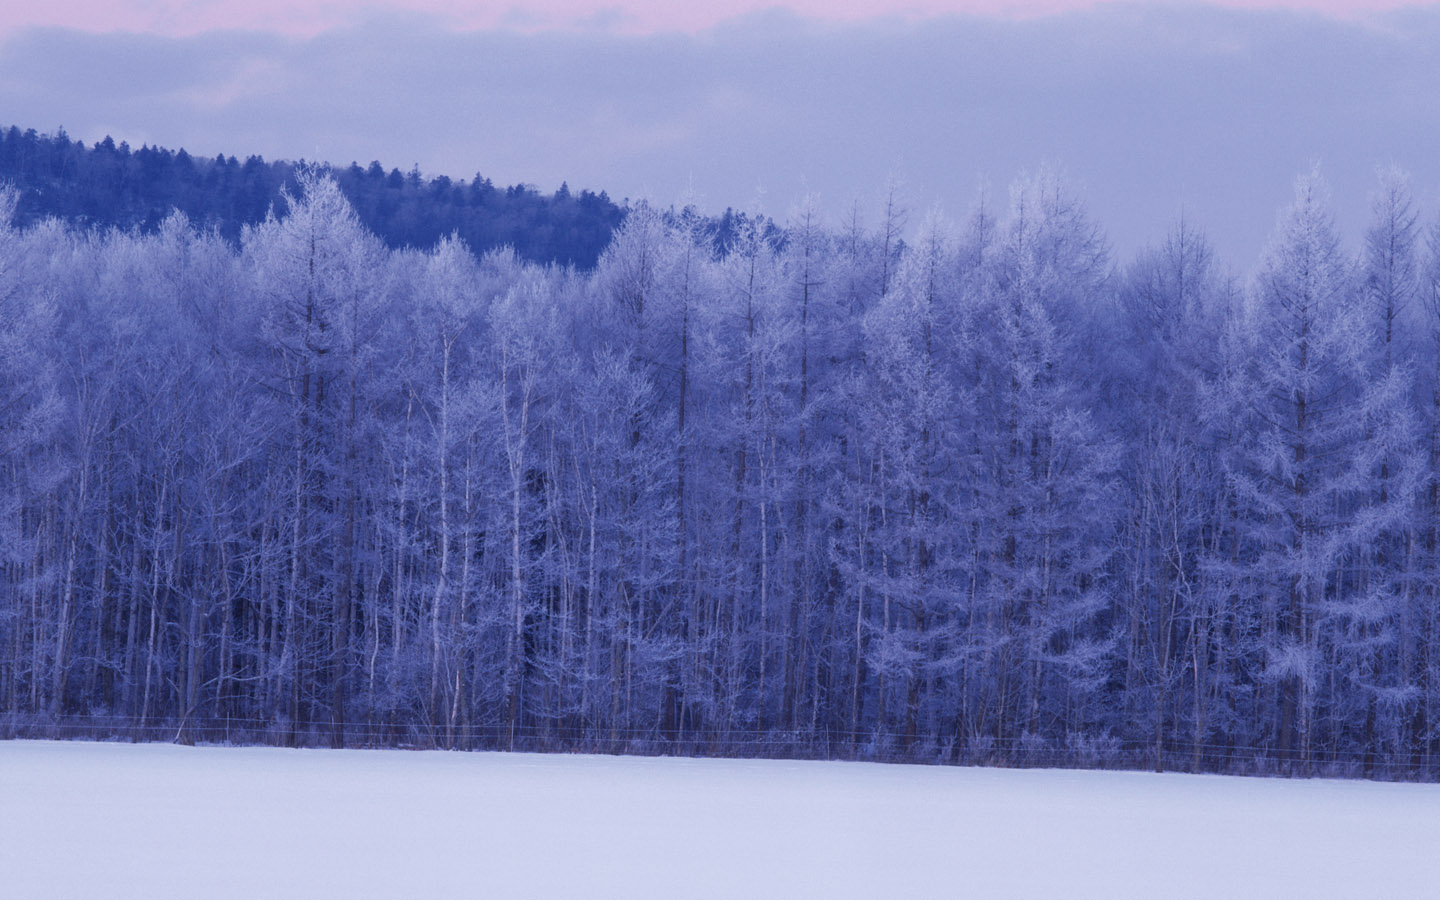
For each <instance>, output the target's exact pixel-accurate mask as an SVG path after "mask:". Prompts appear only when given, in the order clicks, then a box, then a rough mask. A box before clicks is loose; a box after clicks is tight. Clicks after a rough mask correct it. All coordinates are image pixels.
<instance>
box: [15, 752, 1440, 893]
mask: <svg viewBox="0 0 1440 900" xmlns="http://www.w3.org/2000/svg"><path fill="white" fill-rule="evenodd" d="M1436 848H1440V786H1436V785H1402V784H1374V783H1364V782H1340V781H1285V780H1265V779H1241V778H1226V777H1212V776H1187V775H1152V774H1144V773H1116V772H1069V771H1050V770H1045V771H1014V770H999V769H957V768H926V767H917V766H887V765H876V764H864V763H861V764H855V763H812V762H762V761H728V760H687V759H638V758H619V757H591V756H559V755H554V756H545V755H530V754H495V753H444V752H406V751H356V750H351V751H323V750H281V749H271V748H243V749H242V748H218V747H216V748H185V747H177V746H168V745H140V746H135V745H123V744H101V743H52V742H28V741H17V742H8V743H3V742H0V895H3V896H4V897H7V898H16V900H52V898H53V900H61V898H64V900H71V898H73V900H102V898H103V900H127V898H136V900H139V898H145V900H170V898H175V900H180V898H185V900H192V898H194V900H200V898H205V900H228V898H235V900H242V898H243V900H262V898H297V900H329V898H335V900H341V898H343V900H363V898H396V900H429V898H497V900H503V898H532V897H533V898H557V900H559V898H585V900H591V898H611V897H613V898H676V900H682V898H686V900H688V898H769V897H775V898H787V900H789V898H807V897H823V898H847V897H854V898H867V900H870V898H929V897H936V898H1006V897H1035V898H1088V897H1095V898H1102V897H1103V898H1107V900H1110V898H1130V897H1134V898H1142V897H1143V898H1154V897H1165V898H1204V900H1214V898H1229V897H1235V898H1239V897H1266V898H1289V897H1295V898H1300V897H1304V898H1311V900H1314V898H1365V897H1421V896H1434V895H1435V892H1436V891H1437V890H1440V853H1437V852H1436Z"/></svg>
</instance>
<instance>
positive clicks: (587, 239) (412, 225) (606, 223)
mask: <svg viewBox="0 0 1440 900" xmlns="http://www.w3.org/2000/svg"><path fill="white" fill-rule="evenodd" d="M305 166H306V163H305V162H304V161H301V162H288V161H284V160H272V161H269V162H267V161H266V160H264V159H262V158H261V157H259V156H249V157H247V158H246V159H245V161H244V162H241V161H239V160H238V159H237V158H236V157H234V156H226V155H224V154H221V155H219V156H216V157H214V158H205V157H195V156H191V155H190V154H189V153H187V152H185V150H184V149H181V150H178V151H171V150H167V149H165V148H163V147H149V146H144V147H141V148H140V149H138V150H135V149H132V148H131V147H130V146H129V145H128V144H127V143H125V142H123V141H122V142H120V143H119V144H116V143H115V141H114V140H113V139H111V138H109V137H106V138H105V139H104V140H102V141H99V142H97V143H95V144H93V145H91V146H88V147H87V146H86V145H85V143H84V142H83V141H74V140H71V139H70V137H69V136H68V135H66V133H65V131H64V129H59V130H58V131H57V133H56V134H54V135H45V134H39V133H37V132H36V131H35V130H34V129H30V130H25V131H22V130H21V129H20V128H18V127H16V126H11V127H10V128H9V129H8V130H0V182H9V183H11V184H13V185H14V186H15V187H16V188H17V189H18V190H19V205H18V208H17V209H16V212H15V223H16V224H17V225H21V226H24V225H30V224H33V223H35V222H37V221H39V220H41V219H44V218H46V217H51V216H53V217H55V218H58V219H62V220H64V221H68V222H74V223H79V224H85V225H90V226H98V227H102V228H105V227H117V228H120V229H122V230H123V229H131V228H139V229H140V230H141V231H144V232H147V233H148V232H153V231H154V230H155V229H156V228H157V227H159V225H160V223H161V222H162V221H163V220H164V219H165V218H166V217H167V216H168V215H170V213H171V211H172V210H178V211H180V212H182V213H184V214H185V216H186V218H188V219H189V220H190V222H191V223H193V224H194V225H196V226H198V227H201V228H212V227H213V228H215V229H216V230H218V231H219V233H220V234H221V235H222V236H223V237H225V238H226V239H227V240H228V241H230V242H231V243H236V242H238V240H239V238H240V232H241V230H242V229H243V228H244V227H245V226H247V225H255V224H258V223H259V222H261V221H262V220H264V218H265V216H266V214H267V213H268V212H269V211H270V210H271V209H272V207H276V206H277V204H280V203H282V201H281V189H282V188H288V189H290V190H291V191H293V190H294V188H295V185H296V173H297V171H298V170H299V169H301V168H303V167H305ZM319 168H320V169H321V170H322V171H325V172H327V173H329V174H330V175H331V176H332V177H334V179H335V180H336V182H337V183H338V184H339V185H340V189H341V190H342V191H343V192H344V193H345V196H346V198H347V199H348V200H349V201H350V203H351V205H353V206H354V208H355V212H356V213H357V214H358V215H359V217H360V221H361V222H362V223H364V225H365V227H366V228H367V229H369V230H370V231H371V232H372V233H374V234H375V235H376V236H377V237H379V238H380V239H381V240H382V241H384V242H385V244H386V245H387V246H388V247H390V248H392V249H395V248H400V247H431V246H434V245H435V243H436V242H437V241H439V240H440V239H441V238H443V237H445V236H446V235H449V234H452V233H453V234H456V235H458V236H459V237H460V238H461V239H462V240H463V241H465V243H466V244H467V245H468V246H469V247H470V248H471V249H472V250H473V251H475V252H477V253H483V252H485V251H487V250H491V249H494V248H496V247H501V246H508V247H511V248H513V249H514V250H515V252H516V254H517V255H518V256H519V257H520V258H521V259H524V260H526V261H529V262H537V263H556V264H559V265H562V266H563V265H573V266H576V267H577V268H581V269H589V268H593V267H594V265H595V263H596V261H597V260H598V259H599V258H600V253H601V251H602V250H604V249H605V246H606V244H608V243H609V242H610V235H611V233H612V232H613V231H614V230H615V228H616V226H618V225H619V224H620V221H621V219H623V218H624V214H625V212H624V209H622V208H621V207H620V206H617V205H616V204H615V203H614V202H612V201H611V200H610V198H609V197H608V196H607V195H606V194H605V192H604V191H601V192H600V193H598V194H595V193H591V192H590V191H588V190H582V191H578V192H575V193H572V192H571V191H570V189H569V187H568V186H567V185H563V184H562V185H561V186H560V189H559V190H558V191H556V192H555V193H554V194H549V195H547V194H542V193H540V192H539V191H537V190H536V189H535V188H534V187H531V186H527V185H512V186H510V187H497V186H495V185H494V184H492V183H491V181H490V179H488V178H485V177H483V176H481V175H479V174H477V175H476V176H475V177H474V178H473V179H471V180H469V181H466V180H463V179H462V180H458V181H456V180H452V179H450V178H449V177H447V176H445V175H439V176H436V177H433V178H426V177H424V176H422V175H421V173H420V171H419V169H418V168H412V169H411V170H410V171H409V172H408V173H407V172H401V171H400V170H399V169H396V168H392V169H390V170H389V171H386V169H385V167H384V166H382V165H381V164H380V163H379V162H378V161H377V162H372V163H370V164H369V165H368V166H365V167H362V166H360V165H359V164H357V163H351V164H350V165H349V166H346V167H343V168H342V167H329V166H320V167H319ZM276 212H277V213H283V212H284V210H283V209H279V208H277V209H276Z"/></svg>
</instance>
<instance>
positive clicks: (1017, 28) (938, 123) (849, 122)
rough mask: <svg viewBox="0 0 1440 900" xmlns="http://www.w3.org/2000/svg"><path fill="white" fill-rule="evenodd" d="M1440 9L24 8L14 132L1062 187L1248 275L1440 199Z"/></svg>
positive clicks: (957, 193)
mask: <svg viewBox="0 0 1440 900" xmlns="http://www.w3.org/2000/svg"><path fill="white" fill-rule="evenodd" d="M1436 85H1440V4H1434V5H1421V6H1410V5H1405V4H1398V3H1395V2H1393V0H1361V2H1357V3H1342V2H1339V0H1277V2H1264V3H1259V4H1255V3H1249V4H1246V3H1241V2H1239V0H1227V2H1225V3H1223V4H1208V5H1202V4H1198V3H1186V2H1103V3H1096V2H1077V0H968V2H967V0H917V2H914V3H910V4H908V5H905V4H901V5H896V4H885V3H881V2H879V0H848V2H833V0H832V2H829V3H822V2H821V0H791V2H790V3H789V4H787V5H786V6H784V7H780V6H776V5H774V4H773V3H768V2H766V0H723V2H718V3H706V4H677V3H660V2H633V0H632V2H628V3H626V2H622V3H614V2H606V0H535V2H527V3H525V4H524V5H523V7H522V6H520V5H515V4H512V3H509V2H501V3H484V2H476V0H463V2H454V3H440V2H436V0H382V2H373V3H367V4H351V3H336V2H309V3H304V2H294V0H289V2H281V0H252V2H250V3H246V4H239V3H232V2H215V0H126V2H110V3H100V2H83V0H53V2H47V3H43V4H42V3H30V4H8V5H7V8H6V10H5V11H3V12H0V120H3V121H0V125H8V124H16V125H20V126H21V127H22V128H35V129H37V130H39V131H42V132H53V131H54V130H55V129H57V128H59V127H64V128H65V129H66V131H67V132H68V133H69V134H70V136H71V137H74V138H78V139H81V140H84V141H86V142H87V143H88V142H92V141H95V140H97V139H99V138H102V137H104V136H105V135H107V134H108V135H111V136H113V137H114V138H115V139H116V140H117V141H119V140H126V141H128V142H129V143H130V144H132V145H134V146H139V145H141V144H145V143H150V144H160V145H163V146H166V147H170V148H172V149H176V148H179V147H184V148H185V149H187V150H189V151H190V152H191V153H192V154H196V155H206V156H210V155H214V154H216V153H225V154H227V155H235V156H239V157H241V158H244V157H245V156H247V155H250V154H260V155H262V156H264V157H265V158H267V159H271V158H277V157H278V158H287V159H299V158H305V159H310V160H321V161H328V162H332V163H336V164H340V165H345V164H348V163H350V162H352V161H355V162H359V163H360V164H362V165H365V164H368V163H369V161H371V160H379V161H380V162H381V163H382V164H383V165H385V166H386V167H387V168H391V167H398V168H400V169H402V170H408V169H409V168H410V167H411V166H418V167H419V168H420V170H421V171H422V172H424V173H425V174H427V175H437V174H447V175H450V176H451V177H455V178H469V177H473V176H474V175H475V174H476V173H477V172H478V173H481V174H483V175H485V176H486V177H489V178H490V179H491V180H492V181H494V182H495V183H497V184H513V183H522V182H523V183H529V184H533V185H535V186H537V187H539V188H540V189H542V190H547V191H548V190H553V189H555V188H556V187H558V186H559V185H560V183H561V182H562V181H564V182H567V183H568V184H569V186H570V187H571V188H572V189H579V188H589V189H591V190H595V191H600V190H604V191H606V192H608V193H609V194H610V196H611V197H612V198H615V199H617V200H619V199H622V198H631V199H638V198H641V197H646V198H649V199H651V200H654V201H656V202H660V203H663V204H670V203H676V202H687V201H693V202H697V203H698V204H699V205H700V206H701V207H702V208H705V209H708V210H710V211H719V210H722V209H724V208H726V207H736V208H749V209H759V210H761V211H763V212H766V213H768V214H770V215H773V216H776V217H778V218H782V219H783V218H784V217H785V216H786V215H787V213H788V212H789V211H790V210H791V209H793V208H794V206H795V205H797V204H798V203H799V202H800V201H801V200H802V199H803V198H804V197H805V196H806V195H807V194H810V195H815V196H816V197H817V198H818V200H819V203H820V208H821V209H822V211H824V212H826V214H828V215H830V216H831V217H832V218H836V219H838V218H839V217H840V216H842V215H844V214H846V213H847V212H848V210H849V209H850V208H851V206H852V205H853V204H856V203H858V204H860V206H861V208H862V211H869V212H870V213H871V214H872V217H873V211H874V210H875V208H876V207H877V206H878V203H879V197H880V195H881V194H882V193H883V192H884V191H885V190H886V185H887V183H889V182H890V181H892V180H894V181H896V182H897V183H898V184H899V185H900V190H901V197H902V199H903V200H904V201H905V202H906V204H907V205H908V206H909V207H910V208H911V209H912V210H913V211H914V213H915V214H914V215H912V217H911V218H912V221H916V222H918V221H919V220H921V219H922V218H923V217H924V214H925V213H926V212H928V211H929V210H930V209H931V208H932V207H938V208H939V209H940V210H941V211H942V212H943V213H944V214H946V215H949V216H950V217H951V218H954V219H957V220H959V219H963V218H964V217H965V216H966V215H967V213H968V211H969V209H970V208H971V207H972V205H973V204H974V203H975V201H976V198H977V197H978V196H979V195H980V192H981V191H982V190H983V191H985V193H986V194H987V195H988V196H989V197H990V198H991V199H990V202H991V203H992V204H994V203H998V204H1000V205H1003V204H1004V202H1005V198H1006V193H1007V186H1008V184H1009V183H1010V182H1011V181H1012V180H1013V179H1015V178H1016V177H1017V176H1019V175H1021V174H1023V173H1025V172H1027V171H1033V170H1034V169H1036V168H1038V167H1042V166H1046V167H1050V168H1054V169H1058V170H1060V171H1061V172H1062V173H1063V174H1064V176H1065V177H1066V178H1067V180H1069V181H1070V182H1071V183H1072V184H1073V185H1074V186H1075V188H1076V190H1077V191H1079V192H1080V193H1081V194H1082V195H1083V196H1084V197H1085V198H1086V199H1087V202H1088V203H1089V205H1090V208H1091V210H1092V211H1093V212H1094V214H1095V216H1096V218H1097V219H1098V221H1099V222H1100V224H1101V225H1102V226H1103V227H1104V228H1105V229H1106V231H1107V233H1108V235H1109V237H1110V240H1111V243H1112V246H1113V247H1114V250H1115V253H1116V256H1117V259H1119V260H1122V261H1123V260H1124V259H1125V258H1128V256H1129V255H1131V254H1133V253H1134V252H1135V251H1136V250H1137V249H1139V248H1140V247H1142V246H1144V245H1146V244H1148V243H1156V242H1158V241H1159V240H1161V239H1163V237H1164V234H1165V232H1166V231H1167V230H1168V229H1169V228H1170V227H1171V226H1172V225H1173V224H1174V222H1175V221H1176V220H1177V219H1178V218H1179V217H1180V216H1181V215H1182V214H1183V215H1184V216H1185V218H1186V220H1187V222H1189V223H1196V224H1198V225H1199V226H1200V227H1202V228H1204V229H1205V230H1206V231H1207V232H1208V233H1209V234H1210V236H1211V238H1212V241H1213V242H1214V243H1215V245H1216V247H1217V249H1218V250H1219V251H1220V253H1221V255H1222V258H1225V259H1227V260H1228V261H1230V263H1231V264H1232V266H1233V267H1234V268H1236V269H1237V270H1239V271H1243V270H1245V269H1246V268H1247V267H1250V266H1253V264H1254V262H1255V260H1256V258H1257V257H1258V254H1259V252H1260V250H1261V248H1262V247H1263V245H1264V243H1265V240H1266V237H1267V235H1268V234H1269V233H1270V232H1271V230H1272V229H1273V227H1274V223H1275V217H1276V211H1277V210H1278V208H1279V207H1280V206H1282V205H1283V204H1284V203H1285V202H1287V200H1288V199H1289V196H1290V192H1291V184H1292V182H1293V179H1294V177H1295V176H1296V174H1298V173H1299V172H1302V171H1308V170H1309V168H1310V167H1311V165H1312V164H1313V163H1315V162H1317V161H1318V162H1319V163H1320V165H1321V170H1322V172H1323V173H1324V174H1325V175H1326V177H1327V178H1328V179H1329V181H1330V183H1331V185H1332V188H1333V191H1334V197H1335V206H1336V210H1337V213H1338V214H1339V216H1340V219H1341V222H1342V225H1343V226H1344V227H1345V230H1346V233H1347V235H1348V236H1350V237H1351V238H1352V240H1354V239H1356V238H1358V234H1359V231H1360V229H1361V227H1362V226H1363V223H1364V218H1365V215H1366V211H1367V203H1368V200H1367V195H1368V192H1369V191H1370V190H1371V188H1372V186H1373V185H1374V183H1375V172H1376V169H1377V167H1379V166H1382V165H1390V164H1395V165H1399V166H1401V167H1402V168H1405V169H1407V170H1409V171H1410V172H1411V173H1412V174H1413V179H1414V181H1413V183H1414V186H1415V189H1416V191H1417V193H1418V194H1419V196H1420V198H1421V200H1422V207H1423V208H1424V210H1425V211H1426V212H1427V214H1428V213H1433V212H1434V209H1435V207H1436V205H1437V203H1436V201H1437V200H1440V152H1437V147H1440V99H1437V98H1440V95H1437V93H1436Z"/></svg>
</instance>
